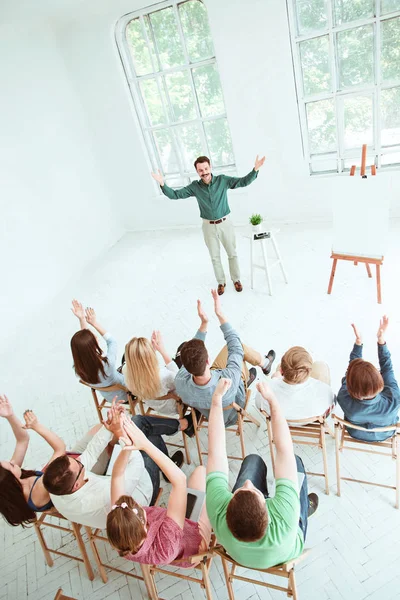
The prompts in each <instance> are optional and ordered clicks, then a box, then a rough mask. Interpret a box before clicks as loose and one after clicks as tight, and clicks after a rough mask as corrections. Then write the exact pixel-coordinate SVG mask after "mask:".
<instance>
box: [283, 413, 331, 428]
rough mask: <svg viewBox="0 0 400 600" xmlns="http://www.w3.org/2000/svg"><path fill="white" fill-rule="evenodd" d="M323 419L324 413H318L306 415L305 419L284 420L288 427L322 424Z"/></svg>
mask: <svg viewBox="0 0 400 600" xmlns="http://www.w3.org/2000/svg"><path fill="white" fill-rule="evenodd" d="M325 420H326V419H325V417H324V415H320V416H317V417H306V418H305V419H286V422H287V424H288V425H289V427H304V426H305V425H314V424H319V425H323V423H324V421H325Z"/></svg>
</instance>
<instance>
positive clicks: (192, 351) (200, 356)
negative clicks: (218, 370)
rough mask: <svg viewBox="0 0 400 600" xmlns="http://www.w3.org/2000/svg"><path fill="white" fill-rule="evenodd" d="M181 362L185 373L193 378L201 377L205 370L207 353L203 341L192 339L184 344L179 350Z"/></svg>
mask: <svg viewBox="0 0 400 600" xmlns="http://www.w3.org/2000/svg"><path fill="white" fill-rule="evenodd" d="M181 360H182V364H183V366H184V367H185V369H186V371H189V373H190V374H191V375H194V376H195V377H201V375H204V371H205V370H206V366H207V360H208V352H207V348H206V347H205V345H204V342H203V340H198V339H193V340H189V341H188V342H185V343H184V344H183V346H182V348H181Z"/></svg>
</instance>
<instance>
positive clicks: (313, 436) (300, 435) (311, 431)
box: [260, 409, 332, 495]
mask: <svg viewBox="0 0 400 600" xmlns="http://www.w3.org/2000/svg"><path fill="white" fill-rule="evenodd" d="M260 412H261V414H263V415H264V416H265V419H266V421H267V433H268V442H269V450H270V453H271V462H272V470H273V472H274V475H275V452H274V439H273V435H272V425H271V416H270V415H269V414H268V413H267V412H266V411H265V410H263V409H260ZM287 424H288V425H289V430H290V434H291V436H292V440H293V443H294V444H300V445H304V446H317V447H318V448H321V450H322V458H323V461H324V472H323V473H312V472H311V471H306V473H307V475H316V476H317V477H325V493H326V494H327V495H329V479H328V460H327V454H326V443H325V436H326V434H330V435H332V433H331V431H330V429H329V426H328V424H327V421H326V417H324V416H323V415H322V416H320V417H308V418H307V419H287Z"/></svg>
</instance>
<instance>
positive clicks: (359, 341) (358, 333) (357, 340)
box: [351, 323, 362, 346]
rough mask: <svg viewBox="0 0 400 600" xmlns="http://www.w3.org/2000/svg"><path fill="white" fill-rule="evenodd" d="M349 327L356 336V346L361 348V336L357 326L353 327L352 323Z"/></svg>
mask: <svg viewBox="0 0 400 600" xmlns="http://www.w3.org/2000/svg"><path fill="white" fill-rule="evenodd" d="M351 326H352V328H353V331H354V335H355V336H356V344H357V346H361V345H362V336H361V333H360V332H359V331H358V329H357V325H355V324H354V323H352V324H351Z"/></svg>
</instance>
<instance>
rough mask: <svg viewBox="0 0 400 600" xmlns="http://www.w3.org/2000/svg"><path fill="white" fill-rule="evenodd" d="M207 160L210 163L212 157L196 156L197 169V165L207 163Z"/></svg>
mask: <svg viewBox="0 0 400 600" xmlns="http://www.w3.org/2000/svg"><path fill="white" fill-rule="evenodd" d="M205 162H206V163H208V164H210V159H209V158H208V156H199V157H198V158H196V160H195V161H194V168H195V169H196V171H197V165H198V164H199V163H205Z"/></svg>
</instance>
